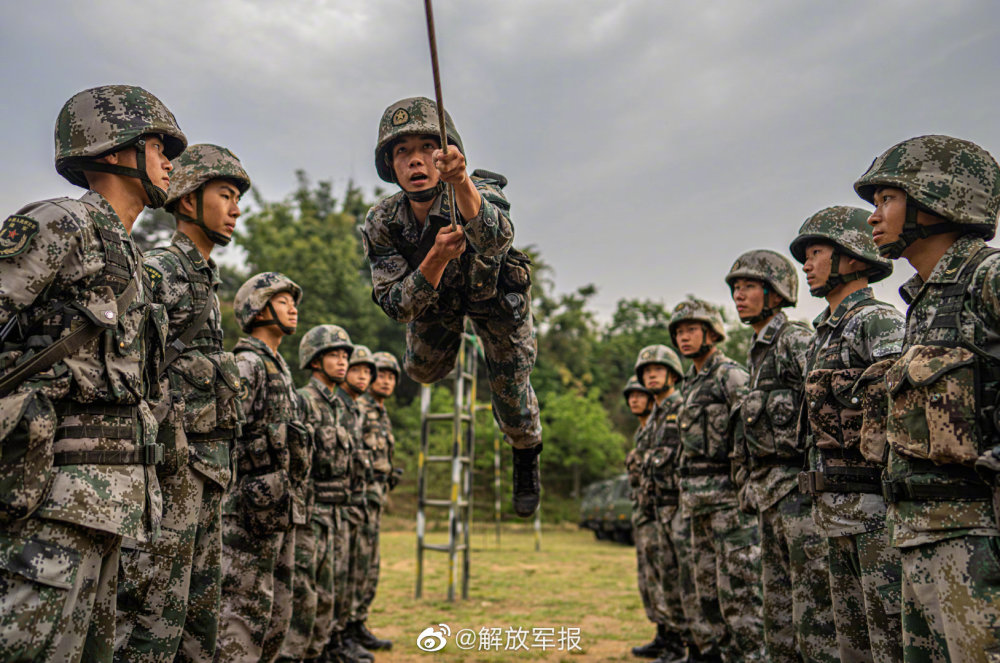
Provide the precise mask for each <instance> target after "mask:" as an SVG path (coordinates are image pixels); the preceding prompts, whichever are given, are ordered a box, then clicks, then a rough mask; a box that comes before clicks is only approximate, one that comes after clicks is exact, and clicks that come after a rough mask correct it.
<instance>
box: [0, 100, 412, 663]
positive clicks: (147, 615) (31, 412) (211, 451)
mask: <svg viewBox="0 0 1000 663" xmlns="http://www.w3.org/2000/svg"><path fill="white" fill-rule="evenodd" d="M55 145H56V170H57V171H58V172H59V173H60V174H61V175H63V176H64V177H65V178H66V179H67V180H68V181H70V182H71V183H73V184H75V185H79V186H81V187H84V188H85V189H86V190H87V192H86V193H85V194H84V195H83V196H82V197H81V198H80V199H77V200H74V199H70V198H57V199H52V200H46V201H41V202H37V203H32V204H29V205H27V206H25V207H23V208H22V209H21V210H19V211H18V212H17V213H16V214H14V215H11V216H9V217H8V218H7V219H6V220H5V221H4V222H3V226H2V228H0V341H2V348H0V661H4V662H7V661H60V662H66V661H69V662H74V661H80V660H86V661H112V660H114V661H128V662H142V661H172V660H177V661H246V662H251V661H253V662H256V661H268V662H270V661H275V660H282V661H302V660H336V661H343V660H346V661H360V660H372V659H373V656H372V655H371V653H370V652H369V651H367V650H366V647H370V648H388V647H390V646H391V643H390V642H389V641H385V640H379V639H378V638H376V637H375V636H374V635H373V634H372V633H371V632H370V631H369V630H368V629H367V627H366V625H365V621H366V619H367V616H368V607H369V606H370V604H371V602H372V600H373V598H374V595H375V588H376V582H377V578H378V567H379V558H378V528H379V519H380V514H381V506H382V503H383V501H384V500H385V497H386V494H387V492H388V491H389V489H391V487H392V486H393V485H394V484H395V481H396V477H397V475H396V474H395V473H394V471H393V466H392V450H393V437H392V430H391V425H390V423H389V418H388V414H387V412H386V409H385V399H386V398H388V397H389V396H391V394H392V393H393V389H394V388H395V385H396V382H397V380H398V378H399V376H400V366H399V364H398V362H397V361H396V359H395V358H394V357H393V356H392V355H390V354H388V353H374V354H373V353H372V352H371V351H369V350H368V349H367V348H365V347H364V346H362V345H355V344H353V343H352V342H351V339H350V338H349V336H348V334H347V332H346V331H345V330H344V329H342V328H341V327H338V326H336V325H319V326H317V327H314V328H313V329H311V330H309V331H308V332H307V333H306V334H305V335H304V337H303V338H302V342H301V345H300V347H299V367H300V368H301V369H303V370H306V371H309V372H310V373H311V378H310V380H309V382H308V384H306V385H305V386H304V387H302V388H301V389H298V390H296V388H295V385H294V383H293V381H292V375H291V372H290V370H289V367H288V366H287V365H286V363H285V361H284V360H283V359H282V357H281V355H280V354H279V353H278V348H279V345H280V343H281V340H282V338H283V337H284V336H286V335H288V334H291V333H293V332H294V331H295V329H296V326H297V321H298V313H297V306H298V305H299V303H300V300H301V298H302V288H300V286H299V285H298V284H296V283H294V282H292V281H291V280H290V279H289V278H287V277H286V276H284V275H282V274H279V273H274V272H265V273H262V274H257V275H255V276H253V277H252V278H250V279H249V280H248V281H247V282H246V283H244V284H243V285H242V286H241V287H240V289H239V291H238V292H237V294H236V297H235V300H234V303H233V304H234V310H235V314H236V319H237V322H238V323H239V326H240V328H241V329H242V330H243V332H244V333H245V334H246V335H245V336H244V337H243V338H241V339H240V340H239V342H238V343H237V344H236V346H235V348H234V351H233V352H232V353H230V352H226V351H225V350H224V347H223V340H224V338H223V328H222V322H221V313H220V306H219V300H218V297H217V294H216V290H217V288H218V286H219V284H220V278H219V270H218V268H217V265H216V264H215V262H214V261H213V259H212V257H211V254H212V252H213V249H214V247H216V246H224V245H226V244H227V243H229V241H230V238H231V236H232V233H233V231H234V229H235V226H236V221H237V219H238V217H239V215H240V210H239V200H240V196H241V195H242V194H243V193H245V192H246V191H247V189H248V188H249V187H250V178H249V176H248V175H247V173H246V171H245V170H244V169H243V166H242V164H241V163H240V161H239V160H238V159H237V158H236V156H235V155H233V153H232V152H230V151H229V150H227V149H225V148H222V147H219V146H216V145H209V144H199V145H193V146H190V147H188V145H187V138H186V137H185V135H184V134H183V132H182V131H181V130H180V128H179V127H178V125H177V122H176V119H175V118H174V115H173V114H172V113H171V112H170V111H169V110H168V109H167V108H166V106H164V104H163V103H162V102H161V101H160V100H159V99H157V98H156V97H155V96H153V95H152V94H150V93H149V92H147V91H146V90H143V89H142V88H138V87H133V86H124V85H112V86H104V87H98V88H93V89H89V90H85V91H83V92H80V93H78V94H76V95H74V96H73V97H72V98H71V99H70V100H69V101H67V102H66V104H65V105H64V106H63V108H62V110H61V111H60V113H59V116H58V118H57V121H56V131H55ZM163 206H165V207H166V208H167V210H168V211H170V212H171V213H172V214H173V215H174V217H175V219H176V220H177V232H176V234H175V235H174V236H173V238H172V239H171V241H170V244H169V245H167V246H165V247H162V248H157V249H153V250H151V251H149V252H148V253H147V254H145V255H143V254H142V253H141V252H140V251H139V249H138V248H137V246H136V245H135V243H134V242H133V240H132V238H131V235H130V233H131V230H132V227H133V225H134V223H135V221H136V219H137V217H138V216H139V214H140V212H141V211H142V210H143V208H144V207H153V208H155V207H163Z"/></svg>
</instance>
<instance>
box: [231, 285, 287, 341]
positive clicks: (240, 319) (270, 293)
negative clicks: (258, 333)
mask: <svg viewBox="0 0 1000 663" xmlns="http://www.w3.org/2000/svg"><path fill="white" fill-rule="evenodd" d="M279 292H290V293H292V297H294V298H295V305H296V306H298V304H299V302H300V301H302V288H300V287H299V286H298V284H297V283H295V281H293V280H291V279H290V278H288V277H287V276H285V275H284V274H279V273H278V272H261V273H260V274H254V275H253V276H251V277H250V278H249V279H247V280H246V281H245V282H244V283H243V285H241V286H240V289H239V290H237V291H236V297H235V298H233V313H234V314H235V315H236V323H237V324H238V325H239V326H240V329H242V330H243V331H245V332H247V333H249V331H250V323H251V322H253V319H254V316H256V315H257V314H258V313H260V312H261V311H263V310H264V307H265V306H267V303H268V302H269V301H271V297H274V296H275V295H277V294H278V293H279Z"/></svg>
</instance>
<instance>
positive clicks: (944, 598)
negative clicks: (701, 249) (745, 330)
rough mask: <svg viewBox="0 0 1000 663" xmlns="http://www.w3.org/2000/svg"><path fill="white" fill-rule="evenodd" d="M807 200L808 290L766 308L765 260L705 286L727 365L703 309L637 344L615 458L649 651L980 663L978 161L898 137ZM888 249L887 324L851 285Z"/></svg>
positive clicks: (981, 235) (999, 636)
mask: <svg viewBox="0 0 1000 663" xmlns="http://www.w3.org/2000/svg"><path fill="white" fill-rule="evenodd" d="M854 189H855V191H856V192H857V194H858V195H859V196H860V197H861V198H862V199H864V200H866V201H868V202H869V203H872V204H873V205H874V207H875V209H874V211H868V210H864V209H860V208H854V207H847V206H837V207H829V208H826V209H823V210H821V211H819V212H817V213H816V214H814V215H813V216H811V217H810V218H808V219H807V220H806V221H805V223H803V224H802V226H801V228H799V232H798V235H797V236H796V237H795V238H794V240H793V241H792V242H791V245H790V247H789V250H790V252H791V254H792V256H793V257H794V258H795V259H796V260H797V261H798V262H799V263H801V264H802V270H803V271H804V272H805V275H806V279H807V282H808V284H809V291H810V294H811V295H812V296H814V297H818V298H823V299H825V300H826V304H827V307H826V309H825V310H824V311H823V312H822V313H821V314H820V315H819V316H818V317H817V318H816V319H815V320H814V321H813V327H812V328H811V327H810V326H809V325H807V324H804V323H800V322H796V321H792V320H790V319H789V318H788V317H787V316H786V314H785V312H784V311H783V309H784V308H786V307H793V306H795V304H796V300H797V287H798V279H797V275H796V272H795V269H794V267H793V265H792V264H791V262H790V261H789V260H788V259H787V258H785V257H784V256H783V255H781V254H780V253H778V252H775V251H770V250H755V251H749V252H746V253H744V254H743V255H741V256H739V257H738V258H737V259H736V261H735V262H734V263H733V266H732V268H731V269H730V271H729V273H728V274H727V275H726V277H725V281H726V283H727V284H728V285H729V287H730V290H731V293H732V298H733V302H734V303H735V305H736V308H737V311H738V313H739V317H740V320H741V322H743V323H744V324H746V325H749V326H750V327H751V328H752V329H753V335H752V338H751V343H750V347H749V350H748V356H747V359H746V366H745V367H744V365H742V364H740V363H738V362H737V361H735V360H733V359H730V358H729V357H727V356H725V355H724V354H723V352H722V351H721V350H720V349H719V347H718V346H719V343H720V342H722V341H723V340H725V338H726V332H725V329H724V327H723V321H722V318H721V316H720V314H719V312H718V310H717V309H716V308H715V307H713V306H712V305H710V304H709V303H707V302H704V301H701V300H697V299H690V300H688V301H685V302H682V303H681V304H679V305H678V306H677V307H676V308H675V309H674V311H673V313H672V316H671V318H670V323H669V335H670V339H671V341H672V342H673V345H674V347H676V349H677V351H679V352H680V354H681V355H683V356H684V357H686V358H687V359H689V360H690V362H691V365H690V367H689V368H688V369H687V370H684V367H683V365H682V363H681V360H680V358H679V357H678V355H677V354H676V353H675V352H674V351H673V350H672V349H671V348H669V347H667V346H666V345H653V346H650V347H647V348H644V349H642V350H641V351H640V352H639V355H638V359H637V361H636V364H635V377H634V378H633V379H631V380H630V381H629V383H628V384H627V385H626V387H625V389H624V395H625V398H626V401H627V403H628V406H629V408H630V410H631V412H632V413H634V414H635V415H636V416H637V417H638V418H639V420H640V424H641V425H640V427H639V429H638V430H637V431H636V434H635V443H636V444H635V448H634V449H633V450H632V451H631V452H630V453H629V455H628V458H627V467H628V470H629V474H630V478H631V480H632V486H633V492H634V499H635V502H634V504H635V508H634V516H633V525H634V532H635V541H636V552H637V559H638V577H639V584H640V593H641V594H642V597H643V603H644V606H645V609H646V614H647V616H648V618H649V619H650V620H651V621H652V622H653V623H655V624H656V625H657V635H656V637H655V638H654V640H653V641H652V642H651V643H649V644H648V645H644V646H641V647H636V648H634V649H633V654H635V655H636V656H646V657H649V658H656V657H659V658H658V659H657V660H658V661H660V662H666V661H674V662H678V661H771V662H781V663H784V662H789V663H791V662H799V661H816V662H824V663H830V662H833V661H845V662H878V663H882V662H886V661H913V662H918V661H919V662H921V663H925V662H935V663H936V662H946V661H955V662H962V663H966V662H970V661H994V660H998V657H1000V529H998V519H1000V488H998V481H997V477H998V474H997V472H998V469H1000V462H998V459H1000V344H998V341H997V339H1000V255H998V254H1000V251H998V250H997V249H993V248H991V247H989V246H987V245H986V243H985V242H986V240H989V239H991V238H993V236H994V234H995V232H996V226H997V216H998V211H1000V167H998V165H997V162H996V161H995V160H994V159H993V157H992V156H991V155H990V154H989V153H988V152H986V151H985V150H984V149H982V148H981V147H979V146H977V145H975V144H974V143H971V142H968V141H965V140H959V139H956V138H951V137H947V136H939V135H938V136H920V137H917V138H913V139H910V140H906V141H903V142H901V143H899V144H897V145H894V146H893V147H891V148H890V149H889V150H887V151H886V152H885V153H884V154H882V155H881V156H879V157H878V158H876V159H875V160H874V162H873V163H872V165H871V166H870V167H869V169H868V170H867V171H866V172H865V173H864V174H863V175H862V176H861V177H860V178H859V179H858V180H857V181H856V182H855V184H854ZM900 258H905V259H906V260H907V261H908V262H909V263H910V265H911V266H912V267H913V269H914V271H915V274H914V275H913V276H912V277H911V278H910V279H909V280H908V281H906V283H905V284H904V285H903V286H902V287H901V288H900V293H901V295H902V297H903V299H904V300H905V301H906V302H907V304H908V305H909V308H908V310H907V313H906V316H905V317H904V316H903V315H902V314H901V313H900V312H899V311H898V310H896V309H895V308H894V307H893V306H892V305H890V304H887V303H885V302H882V301H879V300H878V299H876V298H875V295H874V292H873V289H872V287H871V284H873V283H875V282H877V281H880V280H882V279H884V278H886V277H887V276H889V275H890V274H891V273H892V269H893V262H892V261H893V260H898V259H900Z"/></svg>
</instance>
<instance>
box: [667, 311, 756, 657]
mask: <svg viewBox="0 0 1000 663" xmlns="http://www.w3.org/2000/svg"><path fill="white" fill-rule="evenodd" d="M681 322H702V323H703V324H705V325H706V326H709V327H711V328H712V330H713V331H715V332H716V333H717V334H718V335H719V336H720V337H721V339H722V340H724V339H725V329H724V328H723V326H722V318H721V316H720V315H719V313H718V312H717V311H715V309H713V308H712V306H711V305H710V304H708V303H707V302H703V301H700V300H689V301H685V302H682V303H680V304H678V305H677V307H676V308H675V309H674V311H673V315H672V316H671V318H670V327H669V329H670V336H671V339H674V345H676V344H677V343H676V338H675V333H676V328H677V325H679V324H680V323H681ZM708 333H709V332H708V331H707V330H706V332H705V334H706V340H707V336H708ZM748 378H749V376H748V375H747V372H746V369H744V368H743V367H742V366H740V365H739V364H738V363H736V362H735V361H733V360H732V359H729V358H728V357H726V356H725V354H723V353H722V351H721V350H718V349H716V350H715V351H714V352H713V353H712V354H711V356H709V357H708V359H707V360H706V361H705V363H704V365H703V366H702V367H701V370H700V371H697V370H696V369H695V367H694V366H691V368H689V369H688V371H687V374H686V375H685V376H684V382H683V385H682V388H681V398H682V399H683V404H682V405H681V409H680V412H679V413H678V421H679V422H680V429H681V442H682V444H683V449H682V451H681V458H680V468H679V474H680V481H679V483H680V503H681V509H683V510H685V511H686V513H688V514H689V515H690V517H691V567H692V569H693V575H694V585H695V591H696V593H697V596H698V601H699V603H700V606H701V614H700V620H699V621H700V623H699V624H692V630H693V631H695V632H696V633H697V632H699V631H702V632H704V630H706V629H707V630H708V631H709V632H710V634H711V635H710V636H709V637H708V641H707V642H704V643H700V645H701V646H700V649H701V653H702V654H705V655H713V654H714V655H720V654H721V655H722V656H723V657H724V658H725V659H727V660H747V661H761V660H764V658H763V657H764V652H763V639H764V633H763V620H762V617H761V588H760V536H759V533H758V530H757V522H756V519H755V518H753V517H752V516H750V515H747V514H745V513H742V512H740V510H739V508H738V507H737V496H736V486H735V485H734V483H733V480H732V478H731V477H730V470H731V467H730V458H731V455H732V454H733V452H734V448H733V437H732V431H731V429H730V427H729V416H730V411H731V410H732V408H734V407H735V406H736V405H737V404H738V403H739V402H740V401H741V400H742V399H743V397H744V396H745V395H746V393H747V381H748Z"/></svg>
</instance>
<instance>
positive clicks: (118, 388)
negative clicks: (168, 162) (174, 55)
mask: <svg viewBox="0 0 1000 663" xmlns="http://www.w3.org/2000/svg"><path fill="white" fill-rule="evenodd" d="M112 110H114V112H113V113H112V112H110V111H112ZM150 133H157V134H162V135H163V142H164V147H165V149H164V153H165V154H166V155H167V156H168V157H174V156H177V155H178V154H179V153H180V152H182V151H183V150H184V147H185V146H186V144H187V141H186V139H185V138H184V134H183V133H181V131H180V129H179V128H178V127H177V124H176V122H175V120H174V117H173V115H172V114H171V113H170V111H169V110H167V109H166V107H164V106H163V104H162V103H161V102H160V101H159V100H158V99H156V97H154V96H153V95H151V94H149V93H148V92H146V91H145V90H142V89H141V88H136V87H129V86H106V87H101V88H94V89H91V90H86V91H84V92H81V93H79V94H77V95H75V96H74V97H73V98H72V99H70V100H69V101H68V102H67V103H66V105H65V106H63V109H62V111H61V112H60V114H59V117H58V119H57V121H56V168H57V170H58V171H59V172H60V173H61V174H62V175H63V176H64V177H66V178H67V179H68V180H69V181H70V182H72V183H73V184H78V185H80V186H84V187H86V186H87V181H86V179H85V176H84V171H90V170H98V169H101V166H100V165H99V164H95V163H93V162H92V161H91V159H92V158H93V157H96V156H99V155H101V154H104V153H107V152H112V151H114V150H115V149H126V148H128V147H130V146H134V147H135V149H136V153H137V154H139V153H141V154H142V157H139V158H138V160H139V161H140V163H139V165H140V168H141V173H142V176H141V177H139V176H138V175H137V174H135V173H136V172H137V171H135V170H133V169H123V170H124V171H125V172H123V171H118V174H122V175H126V176H128V177H137V178H138V179H142V178H145V181H144V183H145V182H148V180H149V178H148V174H146V171H145V140H144V137H145V136H146V135H148V134H150ZM163 193H164V192H163V191H162V190H158V193H157V192H155V191H154V192H153V194H150V200H151V201H152V204H154V205H155V204H156V203H157V202H160V203H161V204H162V201H161V200H160V196H159V194H163ZM154 194H155V195H154ZM141 266H142V261H141V254H140V252H139V249H138V248H137V247H136V246H135V244H134V243H133V241H132V238H131V237H130V236H129V233H128V232H127V231H126V229H125V226H124V225H123V223H122V220H121V219H120V218H119V217H118V216H117V214H116V213H115V211H114V209H112V207H111V205H110V204H109V203H108V201H107V200H106V199H105V198H104V197H103V196H101V195H100V194H99V193H97V192H95V191H88V192H87V193H86V194H85V195H83V196H82V197H81V198H80V199H79V200H72V199H69V198H57V199H53V200H47V201H42V202H37V203H32V204H30V205H27V206H25V207H23V208H22V209H21V210H20V211H19V212H18V213H17V214H15V215H13V216H10V217H8V218H7V220H6V221H4V222H3V225H2V230H0V330H2V332H0V335H2V337H3V341H4V343H3V346H2V348H0V385H2V386H0V389H2V393H3V396H2V397H0V452H2V455H0V660H4V661H13V660H17V661H29V660H30V661H79V660H81V657H83V658H85V659H86V660H88V661H110V660H111V656H112V646H113V638H114V619H115V609H116V605H115V604H116V596H115V586H116V583H117V577H118V557H119V545H120V543H121V539H122V537H123V536H128V537H131V538H133V539H136V540H140V541H148V540H150V539H151V538H153V537H154V536H155V535H156V533H157V532H158V530H159V521H160V508H161V495H160V489H159V484H158V481H157V477H156V472H155V468H154V467H153V464H154V463H155V462H156V461H157V460H159V459H160V458H162V450H161V449H160V448H159V447H158V446H157V445H156V433H157V423H156V420H155V418H154V417H153V414H152V411H151V409H150V406H151V403H152V401H151V400H150V401H147V398H150V399H153V398H155V397H157V395H158V394H157V393H156V392H157V391H158V389H157V388H156V387H157V385H156V381H155V378H154V376H155V373H156V370H157V364H158V362H159V360H160V358H162V353H163V344H164V336H165V334H166V317H165V316H164V315H163V311H162V307H159V306H157V305H155V304H153V303H152V302H151V299H150V295H149V292H148V282H146V281H144V280H143V279H142V278H141V274H142V269H141ZM130 292H131V293H135V294H134V296H133V297H132V298H131V299H129V293H130ZM119 297H120V298H121V303H118V302H116V299H117V298H119ZM87 329H91V330H94V331H96V332H97V335H96V336H95V337H93V338H91V339H90V340H89V341H86V342H85V343H84V344H83V345H82V346H80V347H78V348H76V349H75V350H71V351H70V352H69V353H68V354H66V355H65V358H64V359H62V360H60V361H57V362H55V363H53V364H51V367H50V368H48V369H44V368H42V367H39V368H36V369H30V368H25V369H23V370H24V371H25V374H26V375H27V379H25V380H23V381H22V382H20V384H14V383H13V382H14V378H13V377H12V376H16V375H17V372H18V371H19V369H21V367H24V366H29V367H30V363H28V362H31V361H32V359H31V358H32V357H33V356H37V354H38V353H39V352H40V351H42V350H43V349H44V348H46V347H50V346H51V345H52V344H53V342H57V343H62V342H65V341H63V340H62V339H66V338H67V337H69V336H71V335H74V334H77V333H80V331H81V330H87Z"/></svg>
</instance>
